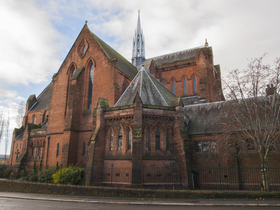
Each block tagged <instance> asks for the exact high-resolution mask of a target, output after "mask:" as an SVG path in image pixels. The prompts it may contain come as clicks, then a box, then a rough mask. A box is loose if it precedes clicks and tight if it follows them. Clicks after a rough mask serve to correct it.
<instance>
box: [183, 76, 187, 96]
mask: <svg viewBox="0 0 280 210" xmlns="http://www.w3.org/2000/svg"><path fill="white" fill-rule="evenodd" d="M184 93H187V81H186V78H184Z"/></svg>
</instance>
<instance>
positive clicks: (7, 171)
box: [0, 168, 12, 178]
mask: <svg viewBox="0 0 280 210" xmlns="http://www.w3.org/2000/svg"><path fill="white" fill-rule="evenodd" d="M11 172H12V170H11V169H9V168H3V169H2V170H1V172H0V178H9V177H10V175H11Z"/></svg>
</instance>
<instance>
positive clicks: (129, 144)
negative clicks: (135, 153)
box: [127, 130, 131, 150]
mask: <svg viewBox="0 0 280 210" xmlns="http://www.w3.org/2000/svg"><path fill="white" fill-rule="evenodd" d="M127 149H128V150H131V130H129V131H128V148H127Z"/></svg>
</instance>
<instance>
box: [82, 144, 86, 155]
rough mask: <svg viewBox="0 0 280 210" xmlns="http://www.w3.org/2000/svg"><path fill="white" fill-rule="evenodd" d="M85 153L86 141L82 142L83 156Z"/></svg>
mask: <svg viewBox="0 0 280 210" xmlns="http://www.w3.org/2000/svg"><path fill="white" fill-rule="evenodd" d="M85 155H86V142H84V144H83V156H85Z"/></svg>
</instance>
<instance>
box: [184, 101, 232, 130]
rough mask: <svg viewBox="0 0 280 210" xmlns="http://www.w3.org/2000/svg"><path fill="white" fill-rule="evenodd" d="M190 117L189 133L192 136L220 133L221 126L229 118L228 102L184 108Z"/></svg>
mask: <svg viewBox="0 0 280 210" xmlns="http://www.w3.org/2000/svg"><path fill="white" fill-rule="evenodd" d="M184 111H185V113H186V114H188V115H189V116H190V122H189V126H188V130H187V133H188V134H190V135H195V134H207V133H209V134H210V133H215V132H219V131H220V130H219V126H220V124H221V123H222V122H223V121H225V119H226V117H227V112H226V102H224V101H223V102H214V103H205V104H197V105H189V106H186V107H184Z"/></svg>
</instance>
